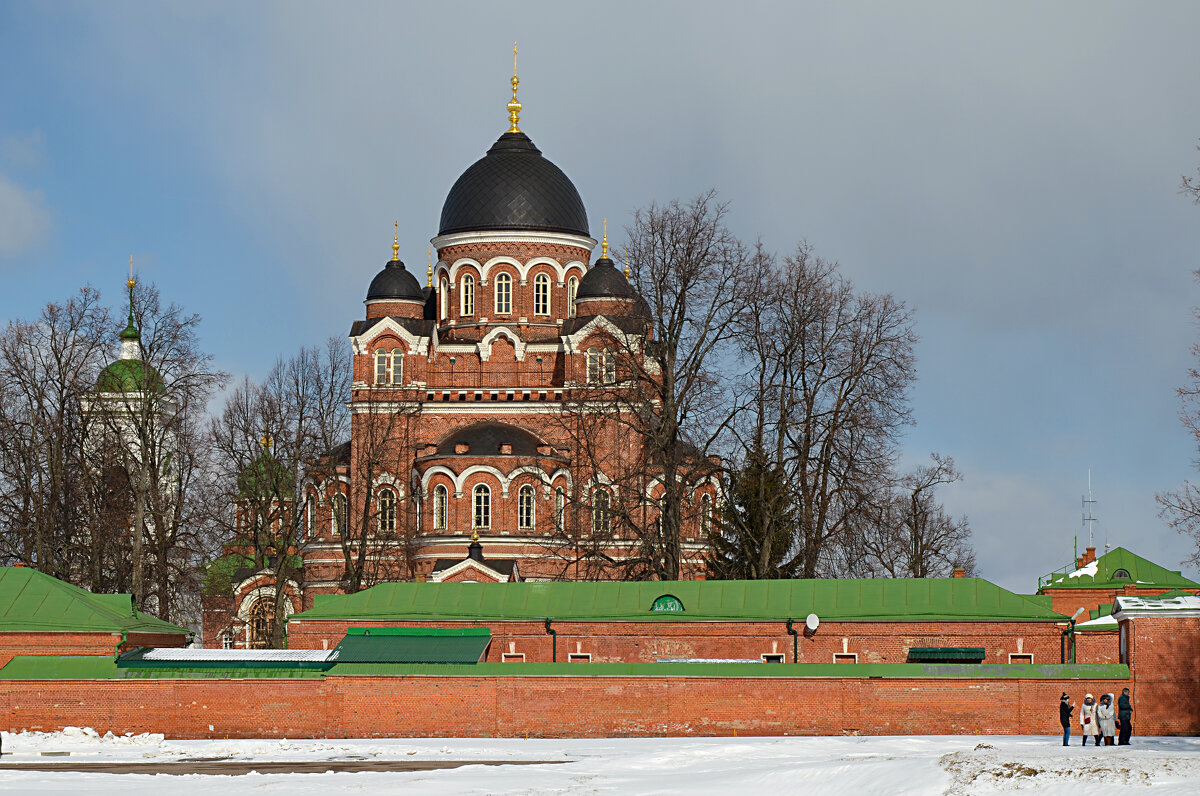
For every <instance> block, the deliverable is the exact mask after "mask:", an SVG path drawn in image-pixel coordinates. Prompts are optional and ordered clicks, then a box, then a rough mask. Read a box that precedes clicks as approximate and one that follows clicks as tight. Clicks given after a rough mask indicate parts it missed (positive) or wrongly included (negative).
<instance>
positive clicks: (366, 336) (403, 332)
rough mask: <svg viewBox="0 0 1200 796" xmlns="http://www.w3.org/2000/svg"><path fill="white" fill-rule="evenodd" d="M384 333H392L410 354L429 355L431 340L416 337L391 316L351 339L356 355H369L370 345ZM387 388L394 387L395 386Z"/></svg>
mask: <svg viewBox="0 0 1200 796" xmlns="http://www.w3.org/2000/svg"><path fill="white" fill-rule="evenodd" d="M381 327H382V328H381ZM384 332H391V333H392V334H394V335H396V336H397V337H399V338H400V339H401V340H403V341H404V342H405V343H406V344H407V345H408V352H409V353H410V354H425V355H428V354H429V341H430V338H428V337H418V336H416V335H415V334H413V333H412V332H410V331H409V330H408V329H406V328H404V327H403V326H401V325H400V324H398V323H396V321H395V320H394V319H393V318H392V317H391V316H386V317H383V318H378V319H376V320H375V323H373V324H371V326H370V327H369V328H367V329H364V330H363V332H362V334H360V335H358V336H357V337H351V338H350V343H351V345H352V346H353V348H354V353H355V354H356V355H361V354H366V353H369V352H370V350H371V346H370V343H372V342H373V341H374V340H375V338H377V337H379V336H380V335H382V334H383V333H384ZM387 386H389V387H392V386H395V385H387Z"/></svg>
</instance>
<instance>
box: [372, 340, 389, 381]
mask: <svg viewBox="0 0 1200 796" xmlns="http://www.w3.org/2000/svg"><path fill="white" fill-rule="evenodd" d="M389 370H390V369H389V368H388V353H387V350H386V349H383V348H377V349H375V383H376V384H387V383H388V381H389V380H390V379H389V377H388V371H389Z"/></svg>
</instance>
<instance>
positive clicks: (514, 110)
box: [508, 41, 521, 133]
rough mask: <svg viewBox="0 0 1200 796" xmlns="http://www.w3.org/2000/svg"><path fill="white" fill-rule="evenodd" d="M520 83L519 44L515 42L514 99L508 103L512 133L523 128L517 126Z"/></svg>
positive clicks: (519, 108)
mask: <svg viewBox="0 0 1200 796" xmlns="http://www.w3.org/2000/svg"><path fill="white" fill-rule="evenodd" d="M520 82H521V81H520V79H518V78H517V43H516V42H515V41H514V42H513V76H512V87H513V98H512V99H511V100H509V102H508V121H509V122H510V123H511V124H512V127H509V128H508V131H509V132H510V133H519V132H521V128H520V127H518V126H517V123H518V122H520V121H521V103H520V102H518V101H517V85H518V84H519V83H520Z"/></svg>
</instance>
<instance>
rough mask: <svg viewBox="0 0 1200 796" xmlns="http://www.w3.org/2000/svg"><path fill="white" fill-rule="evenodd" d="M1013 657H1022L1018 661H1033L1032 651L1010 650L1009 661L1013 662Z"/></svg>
mask: <svg viewBox="0 0 1200 796" xmlns="http://www.w3.org/2000/svg"><path fill="white" fill-rule="evenodd" d="M1013 658H1021V660H1020V661H1017V663H1033V653H1032V652H1010V653H1008V662H1009V663H1013V662H1014V661H1013Z"/></svg>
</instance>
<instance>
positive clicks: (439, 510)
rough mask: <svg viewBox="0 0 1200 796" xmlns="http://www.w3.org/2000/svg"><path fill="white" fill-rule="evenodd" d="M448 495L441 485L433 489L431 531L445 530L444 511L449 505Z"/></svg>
mask: <svg viewBox="0 0 1200 796" xmlns="http://www.w3.org/2000/svg"><path fill="white" fill-rule="evenodd" d="M448 498H449V494H448V492H447V489H446V487H445V486H444V485H443V484H438V485H437V486H435V487H434V488H433V529H434V530H435V531H444V530H446V509H447V508H448V505H449V499H448Z"/></svg>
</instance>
